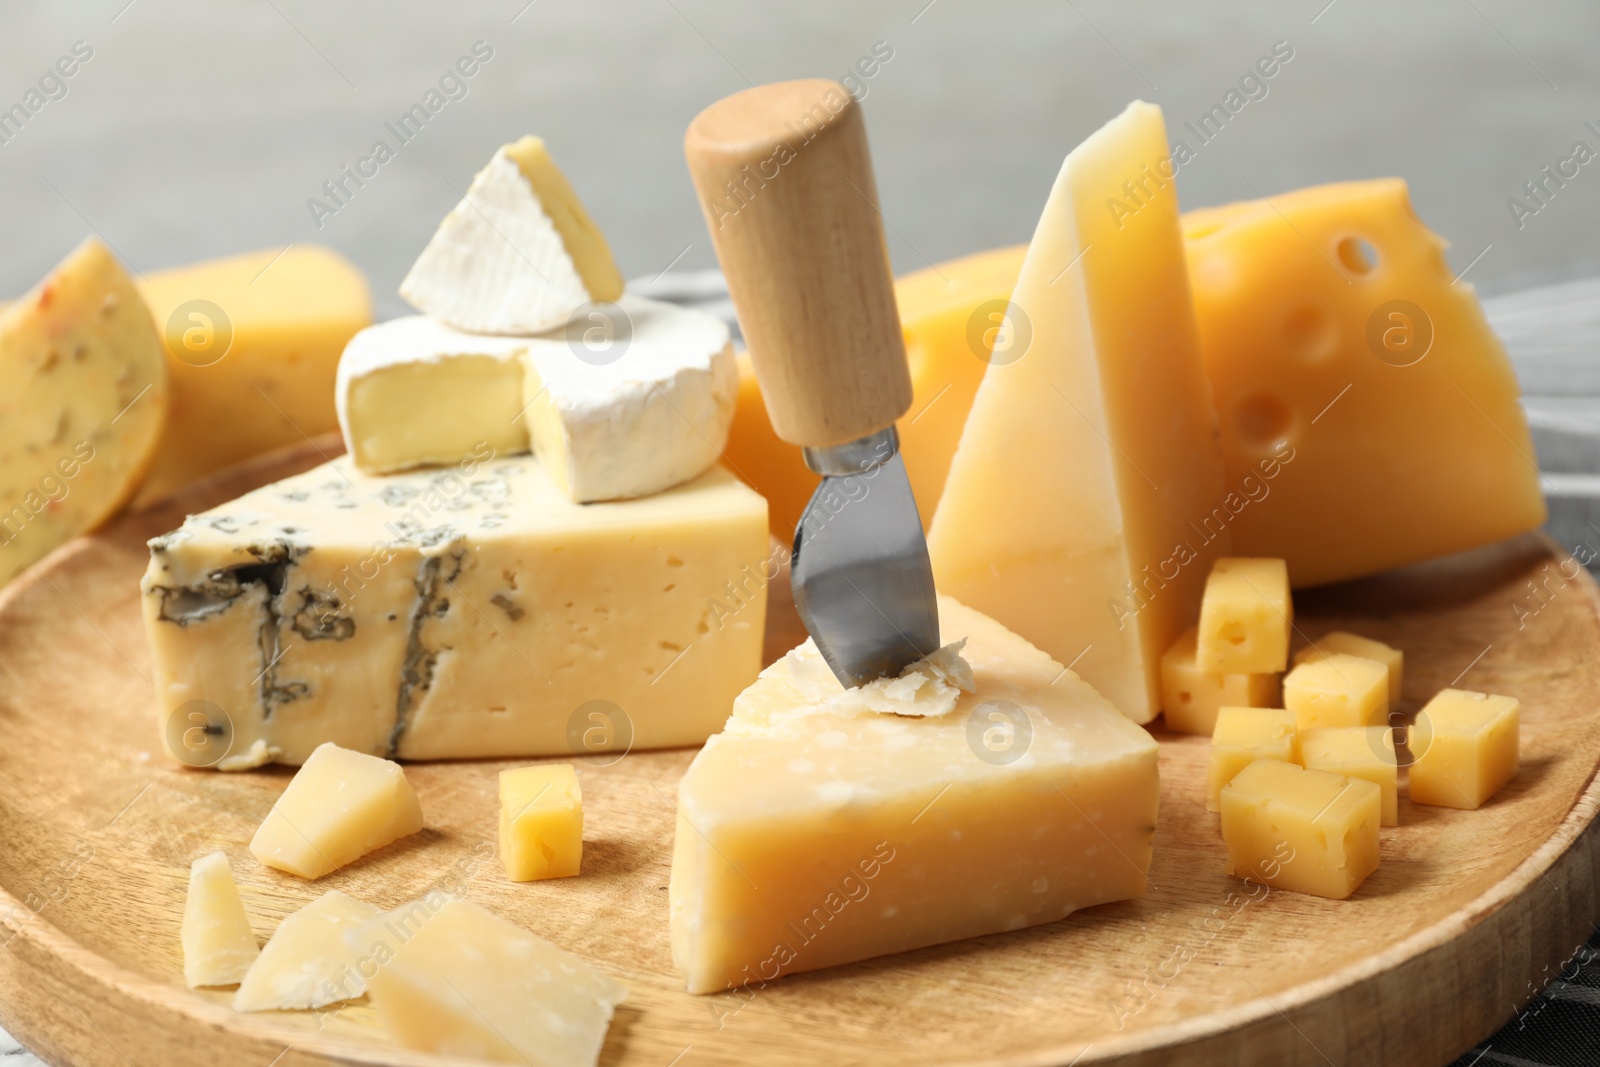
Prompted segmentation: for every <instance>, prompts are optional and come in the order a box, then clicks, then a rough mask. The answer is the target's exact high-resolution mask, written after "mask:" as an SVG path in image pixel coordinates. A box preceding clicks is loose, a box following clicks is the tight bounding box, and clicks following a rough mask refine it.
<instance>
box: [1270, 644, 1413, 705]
mask: <svg viewBox="0 0 1600 1067" xmlns="http://www.w3.org/2000/svg"><path fill="white" fill-rule="evenodd" d="M1335 652H1341V653H1343V654H1345V655H1347V656H1360V657H1361V658H1362V659H1370V660H1375V661H1377V662H1378V663H1381V664H1383V665H1384V666H1385V667H1387V668H1388V670H1389V706H1390V707H1393V706H1394V705H1396V704H1398V703H1400V681H1401V677H1400V676H1401V671H1402V669H1403V668H1404V666H1405V658H1406V657H1405V653H1404V652H1402V651H1400V650H1399V649H1398V648H1393V647H1391V646H1389V645H1386V644H1384V643H1383V642H1382V641H1374V640H1373V639H1372V638H1370V637H1362V636H1361V635H1360V634H1353V633H1349V632H1347V631H1345V630H1335V631H1334V632H1333V633H1331V634H1323V635H1322V636H1321V637H1319V638H1317V639H1316V640H1315V641H1313V642H1312V643H1311V644H1309V645H1307V646H1306V647H1305V648H1302V649H1301V650H1300V651H1298V652H1296V653H1295V654H1294V661H1295V663H1296V664H1300V663H1315V662H1317V661H1318V660H1320V659H1326V658H1328V656H1330V655H1332V654H1334V653H1335Z"/></svg>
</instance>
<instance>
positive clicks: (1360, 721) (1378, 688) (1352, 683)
mask: <svg viewBox="0 0 1600 1067" xmlns="http://www.w3.org/2000/svg"><path fill="white" fill-rule="evenodd" d="M1283 703H1284V706H1285V707H1287V708H1288V709H1289V710H1290V711H1292V712H1294V714H1295V721H1296V722H1297V723H1299V726H1300V729H1302V730H1313V729H1316V728H1317V727H1319V726H1387V725H1388V723H1389V668H1387V667H1385V666H1384V665H1383V664H1381V663H1379V662H1377V661H1376V660H1370V659H1362V658H1361V657H1360V656H1347V655H1345V654H1344V653H1342V652H1334V653H1332V654H1330V655H1327V656H1324V657H1323V658H1322V659H1320V660H1316V661H1314V662H1311V663H1302V664H1300V665H1299V666H1297V667H1296V668H1295V669H1294V670H1292V671H1290V672H1289V673H1288V674H1287V675H1286V676H1285V677H1284V679H1283Z"/></svg>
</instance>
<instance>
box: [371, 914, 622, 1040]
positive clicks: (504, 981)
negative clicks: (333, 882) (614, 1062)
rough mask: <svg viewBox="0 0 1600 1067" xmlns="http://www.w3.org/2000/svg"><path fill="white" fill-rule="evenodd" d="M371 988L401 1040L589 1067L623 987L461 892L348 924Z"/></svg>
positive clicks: (379, 1009) (378, 1006)
mask: <svg viewBox="0 0 1600 1067" xmlns="http://www.w3.org/2000/svg"><path fill="white" fill-rule="evenodd" d="M346 936H347V941H348V943H349V944H351V945H353V946H357V948H358V951H359V952H360V953H361V954H362V956H363V957H364V958H366V959H369V960H372V961H374V963H375V966H373V967H371V968H369V969H370V970H371V972H372V973H371V976H370V977H369V978H368V979H367V983H366V986H367V993H368V995H369V996H370V997H371V999H372V1006H373V1007H374V1008H375V1009H376V1010H377V1013H378V1017H379V1018H380V1019H382V1020H383V1024H384V1027H385V1028H386V1029H387V1030H388V1032H389V1036H390V1037H391V1038H393V1039H394V1041H395V1042H396V1043H397V1044H399V1045H402V1046H403V1047H405V1048H410V1049H419V1050H422V1051H426V1052H444V1053H450V1054H452V1055H454V1056H467V1057H478V1058H481V1059H487V1060H495V1061H498V1062H503V1063H523V1064H528V1063H537V1064H541V1065H546V1067H594V1063H595V1061H596V1060H597V1059H598V1058H599V1055H600V1048H601V1046H602V1044H603V1043H604V1041H605V1036H606V1030H607V1028H608V1027H609V1026H610V1025H611V1016H612V1012H613V1010H614V1009H615V1008H616V1006H617V1005H618V1004H620V1003H622V1002H623V1001H624V1000H626V999H627V996H628V990H627V988H626V987H625V986H623V985H622V984H621V983H619V982H616V981H614V980H613V979H611V978H610V977H608V976H607V975H605V974H603V973H602V972H600V971H599V970H597V969H596V968H594V967H593V966H591V965H590V964H589V963H588V962H587V961H585V960H583V959H582V958H580V957H578V956H575V955H573V954H572V953H570V952H567V951H564V950H563V949H560V948H557V947H556V946H555V945H552V944H551V943H550V942H548V941H546V940H544V939H543V938H541V937H537V936H535V935H534V934H531V933H529V932H528V931H527V930H524V929H523V928H522V927H520V926H517V925H516V924H515V923H512V922H509V921H507V920H505V919H502V918H500V917H499V916H498V915H495V914H494V913H493V912H491V911H489V910H487V909H485V908H483V907H481V906H479V905H477V904H474V903H472V902H470V901H466V900H440V899H439V898H438V897H437V896H431V897H429V898H425V899H424V900H419V901H415V902H413V903H411V904H408V905H405V906H404V907H401V908H396V909H395V910H394V911H391V912H388V913H386V914H385V915H384V916H383V917H382V918H380V919H378V920H377V921H375V922H372V923H369V924H367V925H366V926H365V927H364V928H361V929H359V930H355V931H352V932H350V933H349V934H348V935H346Z"/></svg>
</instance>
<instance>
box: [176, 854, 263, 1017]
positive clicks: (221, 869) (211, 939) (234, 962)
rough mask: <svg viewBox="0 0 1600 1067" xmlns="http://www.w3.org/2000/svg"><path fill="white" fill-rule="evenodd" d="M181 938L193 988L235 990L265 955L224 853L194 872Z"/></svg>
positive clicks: (202, 861) (186, 972) (186, 974)
mask: <svg viewBox="0 0 1600 1067" xmlns="http://www.w3.org/2000/svg"><path fill="white" fill-rule="evenodd" d="M180 937H181V939H182V941H183V980H184V981H185V982H186V983H188V986H189V988H190V989H198V988H199V987H200V986H213V985H234V984H235V983H237V982H238V981H239V979H241V978H243V977H244V976H245V972H246V971H248V970H249V969H250V965H251V964H252V963H254V962H255V960H256V956H257V955H258V954H259V953H260V951H261V949H260V948H259V947H257V945H256V935H255V934H254V933H252V932H251V930H250V919H249V917H248V916H247V915H245V913H244V904H243V903H242V902H241V901H240V900H239V887H238V886H237V885H235V884H234V881H233V869H232V868H231V867H229V866H228V857H227V856H225V855H223V854H222V853H221V852H213V853H211V854H210V855H209V856H201V857H200V858H199V859H197V860H195V861H194V863H193V864H192V865H191V866H190V867H189V895H188V896H187V897H186V898H185V899H184V902H183V927H182V932H181V935H180Z"/></svg>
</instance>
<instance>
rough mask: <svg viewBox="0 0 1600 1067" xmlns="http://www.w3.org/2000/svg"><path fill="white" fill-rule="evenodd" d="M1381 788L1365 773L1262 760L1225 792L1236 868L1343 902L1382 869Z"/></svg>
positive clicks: (1225, 824)
mask: <svg viewBox="0 0 1600 1067" xmlns="http://www.w3.org/2000/svg"><path fill="white" fill-rule="evenodd" d="M1381 793H1382V791H1381V790H1380V789H1379V788H1378V787H1377V786H1376V785H1374V784H1373V783H1371V782H1368V781H1363V780H1362V779H1360V778H1346V777H1344V776H1343V775H1338V774H1329V773H1328V772H1326V771H1308V770H1306V769H1305V768H1303V767H1296V766H1295V765H1294V764H1292V763H1284V762H1283V761H1281V760H1270V759H1263V760H1257V761H1256V762H1254V763H1252V764H1250V766H1248V767H1246V768H1245V769H1244V770H1242V771H1240V772H1239V773H1238V775H1237V776H1235V777H1234V779H1233V781H1231V782H1229V783H1228V784H1227V785H1226V786H1224V787H1223V789H1222V840H1223V842H1224V843H1225V844H1226V845H1227V847H1228V873H1229V874H1231V875H1234V876H1235V877H1238V878H1245V879H1248V880H1250V881H1254V882H1263V883H1265V884H1267V885H1270V886H1272V887H1273V888H1274V889H1292V890H1294V891H1295V892H1296V893H1310V894H1311V895H1313V896H1319V897H1328V898H1329V899H1331V900H1343V899H1344V898H1345V897H1348V896H1349V895H1350V894H1351V893H1354V892H1355V891H1356V889H1357V888H1358V887H1359V886H1360V885H1361V883H1362V882H1364V881H1366V879H1367V876H1368V875H1370V874H1371V873H1372V872H1373V871H1375V870H1377V869H1378V826H1379V823H1380V821H1381V812H1382V796H1381Z"/></svg>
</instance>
